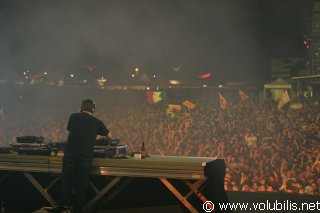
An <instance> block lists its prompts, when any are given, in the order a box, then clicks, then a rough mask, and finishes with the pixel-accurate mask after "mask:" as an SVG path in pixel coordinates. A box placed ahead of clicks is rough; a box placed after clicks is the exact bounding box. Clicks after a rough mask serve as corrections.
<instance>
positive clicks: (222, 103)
mask: <svg viewBox="0 0 320 213" xmlns="http://www.w3.org/2000/svg"><path fill="white" fill-rule="evenodd" d="M218 94H219V101H220V107H221V108H222V109H227V107H228V102H227V100H226V99H225V98H224V97H223V96H222V95H221V93H220V92H219V93H218Z"/></svg>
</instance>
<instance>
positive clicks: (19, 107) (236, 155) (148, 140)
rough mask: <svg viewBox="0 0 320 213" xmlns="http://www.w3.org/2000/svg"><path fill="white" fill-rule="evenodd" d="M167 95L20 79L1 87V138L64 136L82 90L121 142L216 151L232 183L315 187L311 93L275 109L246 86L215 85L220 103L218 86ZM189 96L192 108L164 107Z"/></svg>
mask: <svg viewBox="0 0 320 213" xmlns="http://www.w3.org/2000/svg"><path fill="white" fill-rule="evenodd" d="M166 92H167V99H164V100H162V101H161V102H159V103H156V104H149V103H147V99H146V94H145V92H144V91H129V90H126V91H110V90H97V89H87V88H64V87H43V88H42V87H41V88H40V86H39V87H37V86H35V87H20V88H7V87H6V88H2V89H1V90H0V95H1V96H0V97H1V98H0V108H2V113H1V119H0V145H1V146H8V145H9V143H10V142H13V141H15V140H16V137H18V136H25V135H35V136H43V137H44V138H45V141H46V142H63V141H66V139H67V134H68V132H67V130H66V126H67V121H68V118H69V115H70V114H71V113H73V112H76V111H78V110H79V103H80V102H81V101H82V100H83V99H86V98H91V99H93V100H95V101H96V105H97V113H96V116H97V117H98V118H100V119H101V120H102V121H103V122H104V123H105V124H106V125H107V126H108V129H109V130H110V131H111V132H112V134H113V137H114V138H119V139H120V142H121V143H122V144H127V145H128V146H129V151H134V150H135V149H137V147H139V146H141V144H142V143H143V142H144V143H145V146H146V150H147V153H148V154H150V155H154V154H157V155H167V156H168V155H175V156H201V157H221V158H224V159H225V162H226V165H227V173H226V177H225V189H226V190H230V191H247V192H258V191H264V192H274V191H284V192H289V193H300V194H310V195H314V194H319V192H320V143H319V141H320V121H319V120H320V110H319V104H320V102H317V100H315V99H310V98H308V99H305V98H299V99H298V98H296V101H299V102H300V103H302V108H300V109H293V108H290V107H289V104H287V105H286V106H284V107H283V108H282V109H281V110H279V109H278V108H277V103H276V102H275V101H272V100H260V98H257V96H256V95H255V92H254V91H246V92H247V94H248V95H249V100H247V101H242V100H241V98H240V97H239V94H238V90H221V91H220V92H221V94H223V95H224V97H225V98H226V100H227V102H228V107H227V108H226V109H222V108H221V107H220V105H219V98H218V91H217V90H212V89H193V90H191V89H189V90H187V89H175V90H167V91H166ZM184 100H189V101H191V102H192V103H194V104H195V105H196V107H195V108H193V109H190V108H188V107H185V106H183V105H182V107H181V109H180V110H168V105H169V104H181V103H182V102H183V101H184Z"/></svg>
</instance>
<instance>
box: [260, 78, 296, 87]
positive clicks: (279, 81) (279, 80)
mask: <svg viewBox="0 0 320 213" xmlns="http://www.w3.org/2000/svg"><path fill="white" fill-rule="evenodd" d="M264 89H291V84H290V83H288V82H287V81H285V80H283V79H282V78H277V79H276V80H275V81H273V82H271V83H268V84H265V85H264Z"/></svg>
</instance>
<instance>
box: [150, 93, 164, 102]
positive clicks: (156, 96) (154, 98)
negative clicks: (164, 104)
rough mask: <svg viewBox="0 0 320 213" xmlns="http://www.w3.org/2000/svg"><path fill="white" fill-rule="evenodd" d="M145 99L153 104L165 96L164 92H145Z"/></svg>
mask: <svg viewBox="0 0 320 213" xmlns="http://www.w3.org/2000/svg"><path fill="white" fill-rule="evenodd" d="M146 94H147V101H148V103H149V104H155V103H158V102H159V101H161V100H162V99H165V98H167V94H166V92H146Z"/></svg>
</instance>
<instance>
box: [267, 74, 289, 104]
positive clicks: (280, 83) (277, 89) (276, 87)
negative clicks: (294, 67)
mask: <svg viewBox="0 0 320 213" xmlns="http://www.w3.org/2000/svg"><path fill="white" fill-rule="evenodd" d="M291 88H292V86H291V84H290V83H289V82H287V81H285V80H283V79H282V78H278V79H276V80H275V81H273V82H271V83H268V84H265V85H264V89H263V94H264V97H265V98H266V91H267V90H268V91H270V92H271V95H272V98H273V99H274V100H276V101H277V100H279V99H280V98H281V97H282V94H283V93H284V92H285V90H288V92H289V94H291V95H292V90H291Z"/></svg>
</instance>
